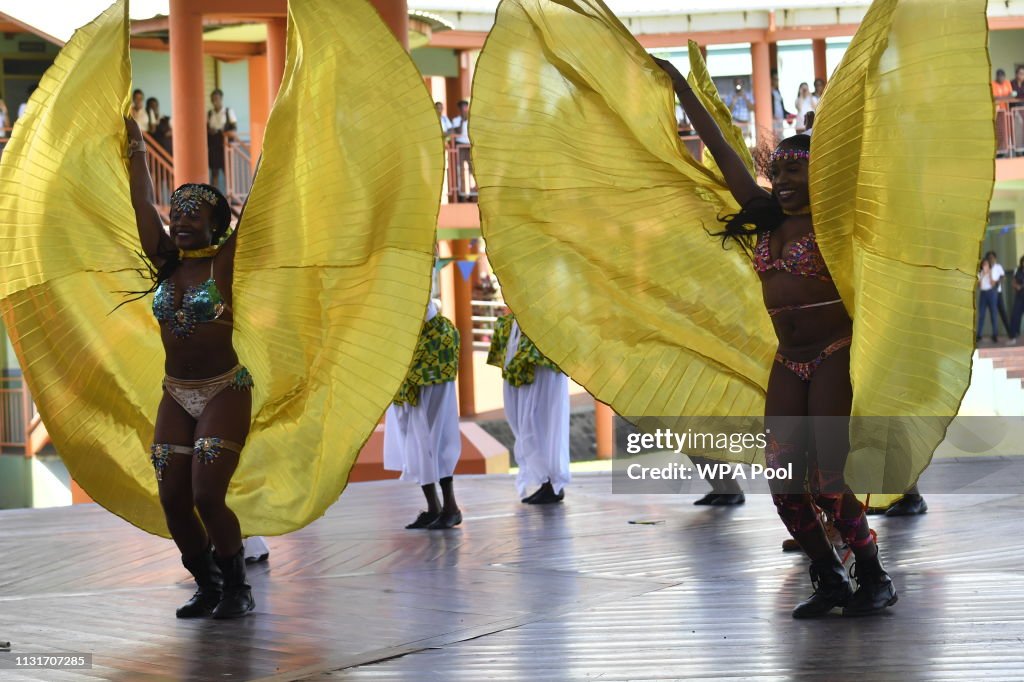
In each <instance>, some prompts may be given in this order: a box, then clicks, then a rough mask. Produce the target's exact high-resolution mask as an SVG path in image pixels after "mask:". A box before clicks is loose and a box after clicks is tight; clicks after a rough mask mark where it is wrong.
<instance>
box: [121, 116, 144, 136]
mask: <svg viewBox="0 0 1024 682" xmlns="http://www.w3.org/2000/svg"><path fill="white" fill-rule="evenodd" d="M124 129H125V130H126V131H128V139H129V140H135V141H137V142H142V130H141V129H140V128H139V124H138V123H136V122H135V119H134V118H132V117H131V116H126V117H125V119H124Z"/></svg>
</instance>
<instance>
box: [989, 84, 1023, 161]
mask: <svg viewBox="0 0 1024 682" xmlns="http://www.w3.org/2000/svg"><path fill="white" fill-rule="evenodd" d="M996 154H997V155H998V156H1000V157H1002V158H1012V157H1018V156H1024V98H1018V99H1009V100H1004V99H1001V100H999V102H998V104H997V105H996Z"/></svg>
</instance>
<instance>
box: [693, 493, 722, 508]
mask: <svg viewBox="0 0 1024 682" xmlns="http://www.w3.org/2000/svg"><path fill="white" fill-rule="evenodd" d="M717 500H718V493H708V494H707V495H705V496H704V497H702V498H700V499H699V500H694V502H693V503H694V504H695V505H697V506H711V505H713V504H715V502H716V501H717Z"/></svg>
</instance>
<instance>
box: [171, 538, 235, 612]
mask: <svg viewBox="0 0 1024 682" xmlns="http://www.w3.org/2000/svg"><path fill="white" fill-rule="evenodd" d="M181 563H182V564H183V565H184V566H185V568H186V569H187V570H188V572H189V573H191V574H192V577H193V578H195V579H196V585H197V586H198V587H199V589H198V590H196V593H195V594H194V595H192V598H191V599H189V600H188V601H187V602H185V604H183V605H182V606H180V607H179V608H178V610H177V612H176V615H177V616H178V618H205V617H206V616H209V615H210V614H211V613H213V610H214V608H215V607H216V606H217V604H219V603H220V600H221V597H222V596H223V593H224V578H223V576H222V575H221V571H220V568H219V567H218V566H217V563H216V562H215V561H214V556H213V546H212V545H211V546H209V547H207V548H206V549H205V550H203V552H202V553H201V554H197V555H196V556H194V557H190V558H185V557H181Z"/></svg>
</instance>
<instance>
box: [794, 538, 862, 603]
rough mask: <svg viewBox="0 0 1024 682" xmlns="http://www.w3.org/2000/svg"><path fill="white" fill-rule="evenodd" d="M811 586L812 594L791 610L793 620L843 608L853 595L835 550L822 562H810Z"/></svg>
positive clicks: (844, 569)
mask: <svg viewBox="0 0 1024 682" xmlns="http://www.w3.org/2000/svg"><path fill="white" fill-rule="evenodd" d="M811 584H812V585H814V594H812V595H811V596H810V597H808V598H807V599H805V600H804V601H802V602H800V603H799V604H798V605H797V607H796V608H795V609H793V617H794V618H817V617H818V616H824V615H825V614H826V613H828V612H829V611H831V610H832V609H834V608H835V607H837V606H845V605H846V604H847V602H849V600H850V599H852V595H853V587H851V586H850V577H849V576H848V575H847V574H846V567H845V566H843V562H841V561H840V560H839V555H838V554H836V553H835V550H833V551H832V552H831V556H829V557H828V558H827V559H824V560H822V561H812V562H811Z"/></svg>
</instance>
